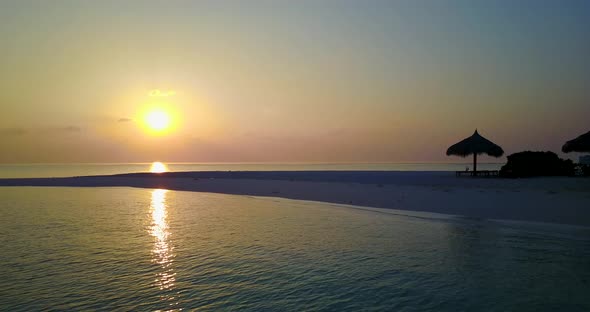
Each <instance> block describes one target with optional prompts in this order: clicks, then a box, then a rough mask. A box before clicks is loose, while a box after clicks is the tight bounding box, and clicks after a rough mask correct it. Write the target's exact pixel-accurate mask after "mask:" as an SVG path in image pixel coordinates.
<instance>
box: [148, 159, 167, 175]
mask: <svg viewBox="0 0 590 312" xmlns="http://www.w3.org/2000/svg"><path fill="white" fill-rule="evenodd" d="M150 172H151V173H162V172H168V167H167V166H166V165H165V164H164V163H161V162H159V161H155V162H153V163H152V166H151V167H150Z"/></svg>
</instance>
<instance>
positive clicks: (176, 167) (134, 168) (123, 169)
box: [0, 163, 502, 178]
mask: <svg viewBox="0 0 590 312" xmlns="http://www.w3.org/2000/svg"><path fill="white" fill-rule="evenodd" d="M166 165H167V169H168V171H230V170H231V171H291V170H396V171H456V170H465V168H466V167H471V166H472V164H471V163H448V164H447V163H390V164H252V163H250V164H236V163H223V164H211V163H209V164H187V163H167V164H166ZM501 166H502V164H499V163H482V164H478V168H479V169H481V170H498V169H500V167H501ZM151 167H152V164H151V163H120V164H0V178H34V177H37V178H42V177H72V176H85V175H109V174H119V173H132V172H149V171H150V169H151Z"/></svg>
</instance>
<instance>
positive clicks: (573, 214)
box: [0, 171, 590, 226]
mask: <svg viewBox="0 0 590 312" xmlns="http://www.w3.org/2000/svg"><path fill="white" fill-rule="evenodd" d="M2 186H54V187H60V186H61V187H117V186H123V187H139V188H164V189H169V190H177V191H193V192H208V193H220V194H234V195H250V196H264V197H280V198H286V199H295V200H308V201H318V202H326V203H333V204H344V205H354V206H362V207H370V208H386V209H396V210H402V211H403V210H405V211H418V212H429V213H439V214H445V215H456V216H464V217H469V218H479V219H501V220H514V221H531V222H544V223H558V224H569V225H580V226H590V179H587V178H568V177H547V178H530V179H501V178H475V179H474V178H457V177H455V176H454V174H453V173H452V172H444V171H435V172H429V171H237V172H230V171H207V172H168V173H163V174H153V173H133V174H119V175H112V176H84V177H70V178H17V179H0V187H2Z"/></svg>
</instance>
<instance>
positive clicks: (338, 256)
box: [0, 187, 590, 311]
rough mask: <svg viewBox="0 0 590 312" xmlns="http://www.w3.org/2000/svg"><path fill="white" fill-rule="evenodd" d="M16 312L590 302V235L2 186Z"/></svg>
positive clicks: (312, 208)
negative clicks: (34, 311)
mask: <svg viewBox="0 0 590 312" xmlns="http://www.w3.org/2000/svg"><path fill="white" fill-rule="evenodd" d="M0 214H1V216H2V218H0V243H1V245H0V246H2V252H1V253H0V273H1V276H2V278H1V279H0V307H2V310H8V311H17V310H20V311H32V310H108V311H127V310H141V311H150V310H164V311H165V310H181V309H182V310H192V309H195V310H203V311H210V310H212V311H216V310H244V311H269V310H281V311H301V310H323V311H346V310H348V311H357V310H392V311H555V310H564V311H588V310H590V296H588V294H590V230H589V229H588V228H576V227H565V226H553V225H541V224H525V223H498V222H491V221H485V220H469V219H456V218H450V217H449V218H440V217H437V216H434V215H429V214H420V215H400V214H397V212H396V211H391V213H389V212H385V213H383V212H378V211H372V210H364V209H354V208H347V207H339V206H335V205H329V204H321V203H310V202H299V201H290V200H282V199H272V198H271V199H269V198H266V199H262V198H252V197H245V196H231V195H217V194H204V193H190V192H175V191H166V190H148V189H132V188H25V187H4V188H0Z"/></svg>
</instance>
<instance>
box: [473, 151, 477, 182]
mask: <svg viewBox="0 0 590 312" xmlns="http://www.w3.org/2000/svg"><path fill="white" fill-rule="evenodd" d="M473 176H474V177H475V176H477V154H476V153H473Z"/></svg>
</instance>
